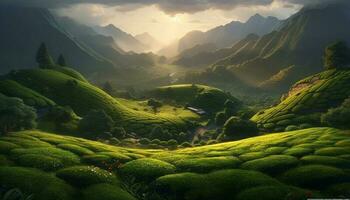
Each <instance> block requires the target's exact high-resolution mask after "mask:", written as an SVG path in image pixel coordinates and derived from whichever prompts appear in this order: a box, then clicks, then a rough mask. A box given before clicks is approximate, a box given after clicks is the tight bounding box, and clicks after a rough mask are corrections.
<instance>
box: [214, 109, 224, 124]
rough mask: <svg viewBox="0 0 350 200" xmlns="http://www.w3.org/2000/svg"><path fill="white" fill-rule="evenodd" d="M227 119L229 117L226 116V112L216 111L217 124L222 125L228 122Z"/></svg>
mask: <svg viewBox="0 0 350 200" xmlns="http://www.w3.org/2000/svg"><path fill="white" fill-rule="evenodd" d="M226 120H227V117H226V114H225V113H224V112H218V113H216V116H215V124H216V125H217V126H222V125H224V123H225V122H226Z"/></svg>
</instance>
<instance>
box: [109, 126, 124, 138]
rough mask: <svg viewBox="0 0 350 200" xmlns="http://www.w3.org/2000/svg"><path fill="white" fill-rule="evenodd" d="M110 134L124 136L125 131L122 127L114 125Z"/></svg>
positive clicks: (117, 136) (118, 136)
mask: <svg viewBox="0 0 350 200" xmlns="http://www.w3.org/2000/svg"><path fill="white" fill-rule="evenodd" d="M111 134H112V135H113V136H114V137H116V138H125V137H126V134H127V133H126V131H125V129H124V128H123V127H114V128H113V129H112V130H111Z"/></svg>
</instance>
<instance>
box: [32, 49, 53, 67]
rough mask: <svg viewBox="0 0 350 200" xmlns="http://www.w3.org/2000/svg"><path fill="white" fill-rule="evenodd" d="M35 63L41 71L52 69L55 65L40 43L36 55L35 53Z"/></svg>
mask: <svg viewBox="0 0 350 200" xmlns="http://www.w3.org/2000/svg"><path fill="white" fill-rule="evenodd" d="M36 62H37V63H38V64H39V67H40V68H42V69H50V68H53V67H54V65H55V63H54V62H53V60H52V57H51V56H50V54H49V51H48V50H47V47H46V45H45V43H41V45H40V47H39V49H38V51H37V53H36Z"/></svg>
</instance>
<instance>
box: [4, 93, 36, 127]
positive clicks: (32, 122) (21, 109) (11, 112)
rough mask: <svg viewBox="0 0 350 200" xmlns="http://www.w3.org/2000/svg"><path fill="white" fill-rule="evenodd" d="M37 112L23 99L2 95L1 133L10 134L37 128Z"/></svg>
mask: <svg viewBox="0 0 350 200" xmlns="http://www.w3.org/2000/svg"><path fill="white" fill-rule="evenodd" d="M36 118H37V116H36V112H35V109H34V108H33V107H30V106H27V105H25V104H24V103H23V101H22V100H21V99H18V98H10V97H6V96H4V95H2V94H0V132H2V133H8V132H11V131H19V130H22V129H32V128H35V127H36Z"/></svg>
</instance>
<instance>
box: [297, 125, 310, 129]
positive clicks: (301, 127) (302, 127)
mask: <svg viewBox="0 0 350 200" xmlns="http://www.w3.org/2000/svg"><path fill="white" fill-rule="evenodd" d="M312 127H313V126H312V125H311V124H301V125H300V126H299V129H308V128H312Z"/></svg>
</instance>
